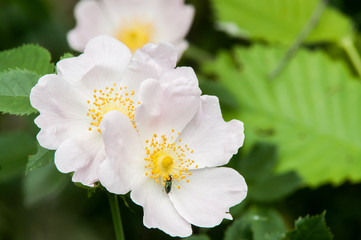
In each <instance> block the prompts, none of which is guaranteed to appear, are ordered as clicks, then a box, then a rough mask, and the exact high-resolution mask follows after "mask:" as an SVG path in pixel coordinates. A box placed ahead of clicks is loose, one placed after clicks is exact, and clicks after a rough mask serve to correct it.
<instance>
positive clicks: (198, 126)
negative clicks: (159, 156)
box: [180, 95, 244, 168]
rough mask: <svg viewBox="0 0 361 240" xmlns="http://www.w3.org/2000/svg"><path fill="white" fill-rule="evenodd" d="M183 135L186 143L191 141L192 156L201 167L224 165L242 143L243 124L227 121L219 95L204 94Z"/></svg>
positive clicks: (183, 140) (183, 142)
mask: <svg viewBox="0 0 361 240" xmlns="http://www.w3.org/2000/svg"><path fill="white" fill-rule="evenodd" d="M180 137H181V139H182V145H183V144H187V145H188V146H189V148H190V149H192V150H193V151H194V153H193V154H192V155H191V156H190V157H191V158H192V160H194V161H195V162H196V164H197V165H198V167H199V168H203V167H214V166H220V165H224V164H226V163H228V161H229V160H230V158H231V157H232V155H233V154H235V153H237V151H238V148H240V147H241V146H242V144H243V140H244V133H243V123H242V122H241V121H238V120H232V121H230V122H225V121H224V120H223V118H222V113H221V109H220V106H219V102H218V98H217V97H214V96H206V95H203V96H202V97H201V107H200V108H199V110H198V112H197V114H196V115H195V117H194V118H193V119H192V121H190V123H189V124H188V125H187V126H186V127H185V129H184V130H183V132H182V134H181V136H180ZM194 166H195V165H194ZM194 166H193V165H192V166H191V167H194Z"/></svg>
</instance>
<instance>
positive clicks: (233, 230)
mask: <svg viewBox="0 0 361 240" xmlns="http://www.w3.org/2000/svg"><path fill="white" fill-rule="evenodd" d="M285 231H286V226H285V223H284V221H283V219H282V217H281V215H280V214H279V213H278V212H277V211H276V210H274V209H272V208H260V207H256V206H253V207H251V208H250V209H249V211H248V212H246V213H245V215H244V216H243V217H241V218H239V219H237V220H236V221H234V222H233V223H232V224H231V225H230V226H229V228H228V229H227V230H226V232H225V238H224V239H225V240H240V239H242V240H243V239H252V240H276V239H277V240H280V239H281V238H282V237H283V235H284V232H285Z"/></svg>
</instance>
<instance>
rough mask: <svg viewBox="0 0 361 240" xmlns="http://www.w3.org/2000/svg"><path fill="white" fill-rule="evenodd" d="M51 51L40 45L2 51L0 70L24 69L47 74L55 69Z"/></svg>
mask: <svg viewBox="0 0 361 240" xmlns="http://www.w3.org/2000/svg"><path fill="white" fill-rule="evenodd" d="M50 59H51V56H50V53H49V52H48V51H47V50H46V49H45V48H42V47H40V46H36V45H31V44H28V45H24V46H21V47H18V48H14V49H10V50H6V51H3V52H0V71H4V70H9V69H22V70H25V69H26V70H29V71H32V72H36V73H37V74H38V75H45V74H47V73H52V72H53V71H54V64H52V63H50Z"/></svg>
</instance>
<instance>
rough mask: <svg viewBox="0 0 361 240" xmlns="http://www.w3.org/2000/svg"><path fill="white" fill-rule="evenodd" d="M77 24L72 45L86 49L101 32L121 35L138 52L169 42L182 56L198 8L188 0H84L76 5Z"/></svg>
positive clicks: (118, 36)
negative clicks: (186, 3) (88, 43)
mask: <svg viewBox="0 0 361 240" xmlns="http://www.w3.org/2000/svg"><path fill="white" fill-rule="evenodd" d="M74 12H75V18H76V27H75V28H74V29H72V30H71V31H70V32H69V33H68V42H69V45H70V46H71V47H72V48H73V49H75V50H78V51H83V50H84V47H85V45H86V43H87V42H88V41H89V40H90V39H91V38H93V37H95V36H98V35H109V36H112V37H115V38H117V39H118V40H120V41H121V42H123V43H124V44H125V45H127V46H128V48H129V49H130V50H131V51H132V52H134V51H135V50H136V49H139V48H141V47H142V46H143V45H145V44H146V43H149V42H151V43H159V42H169V43H171V44H172V45H174V46H175V47H176V48H177V50H178V56H181V54H182V53H183V51H184V50H185V49H186V48H187V42H186V41H185V40H184V37H185V35H186V34H187V33H188V31H189V28H190V26H191V23H192V21H193V16H194V8H193V7H192V6H190V5H185V4H184V0H151V1H150V0H81V1H80V2H78V4H77V5H76V7H75V11H74Z"/></svg>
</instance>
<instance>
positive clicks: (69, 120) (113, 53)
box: [30, 36, 200, 186]
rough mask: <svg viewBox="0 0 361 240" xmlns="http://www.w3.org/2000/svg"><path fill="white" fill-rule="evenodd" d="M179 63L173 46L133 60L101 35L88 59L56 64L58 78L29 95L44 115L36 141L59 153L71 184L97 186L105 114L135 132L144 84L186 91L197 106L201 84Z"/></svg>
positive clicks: (150, 48)
mask: <svg viewBox="0 0 361 240" xmlns="http://www.w3.org/2000/svg"><path fill="white" fill-rule="evenodd" d="M176 59H177V56H176V50H175V49H174V48H173V47H172V46H171V45H169V44H159V45H155V44H148V45H146V46H144V47H143V48H142V49H141V50H138V51H137V52H136V53H135V54H134V56H133V57H132V54H131V52H130V51H129V49H128V48H127V47H126V46H125V45H124V44H122V43H121V42H119V41H118V40H116V39H113V38H110V37H106V36H100V37H96V38H94V39H93V40H91V41H90V42H89V43H88V45H87V46H86V48H85V52H84V54H82V55H80V56H78V57H74V58H68V59H64V60H62V61H60V62H58V63H57V74H48V75H45V76H43V77H42V78H40V80H39V82H38V83H37V84H36V86H35V87H34V88H33V89H32V91H31V94H30V101H31V104H32V106H33V107H34V108H36V109H37V110H38V111H39V112H40V115H39V116H38V117H37V118H36V119H35V123H36V124H37V126H38V127H39V128H40V132H39V134H38V135H37V139H38V141H39V143H40V145H41V146H43V147H44V148H47V149H53V150H56V152H55V164H56V167H57V168H58V170H59V171H61V172H63V173H69V172H74V175H73V181H74V182H81V183H82V184H84V185H89V186H92V185H93V183H94V182H96V181H98V166H99V164H100V163H101V162H102V161H103V160H104V159H105V151H104V144H103V139H102V136H101V130H100V128H99V124H100V123H101V122H102V119H103V116H104V114H105V113H107V112H109V111H112V110H117V111H119V113H121V114H124V116H125V117H126V118H127V119H128V121H129V123H130V124H131V125H132V126H133V129H134V128H135V125H134V113H135V112H136V109H137V107H138V106H139V105H140V104H141V101H140V100H139V95H140V92H143V94H151V93H147V92H146V91H143V90H142V86H141V85H142V84H143V83H146V82H148V81H151V82H154V81H155V82H157V83H158V85H159V87H160V88H162V87H164V88H174V89H175V90H176V89H178V88H182V89H184V90H185V91H184V92H182V94H183V95H182V96H185V97H187V98H190V99H193V98H194V101H195V103H197V102H199V97H200V90H199V89H198V85H197V82H196V81H194V80H192V81H191V80H189V78H188V76H186V75H184V74H182V73H183V71H186V72H187V73H188V71H187V70H186V69H184V68H177V69H174V67H175V64H176ZM172 72H176V74H173V73H172ZM170 74H172V78H171V79H170V78H168V75H170ZM168 80H169V81H168ZM188 83H190V84H191V85H189V84H188ZM177 84H178V86H174V85H177ZM187 84H188V85H187ZM192 89H194V90H192ZM193 96H194V97H193ZM190 104H194V103H192V101H191V103H190ZM194 111H195V110H194ZM191 112H192V111H191Z"/></svg>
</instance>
